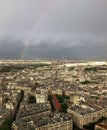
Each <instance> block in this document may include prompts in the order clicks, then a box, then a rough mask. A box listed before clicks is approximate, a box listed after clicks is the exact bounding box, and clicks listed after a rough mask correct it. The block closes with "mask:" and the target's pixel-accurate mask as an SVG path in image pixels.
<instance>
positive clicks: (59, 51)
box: [0, 0, 107, 59]
mask: <svg viewBox="0 0 107 130" xmlns="http://www.w3.org/2000/svg"><path fill="white" fill-rule="evenodd" d="M106 14H107V1H106V0H79V1H78V0H45V1H44V0H30V1H29V0H23V1H22V0H9V1H4V0H1V1H0V18H1V20H0V59H15V58H17V59H24V58H31V59H32V58H37V57H38V58H62V57H65V58H71V59H72V58H74V59H75V58H76V59H106V58H107V44H106V41H107V37H106V35H107V26H106V23H107V15H106Z"/></svg>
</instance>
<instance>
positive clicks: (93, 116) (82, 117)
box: [68, 108, 107, 128]
mask: <svg viewBox="0 0 107 130" xmlns="http://www.w3.org/2000/svg"><path fill="white" fill-rule="evenodd" d="M79 111H81V110H79V109H78V112H77V111H75V109H74V110H72V109H68V113H70V114H71V116H72V119H73V122H74V124H75V125H76V126H77V127H79V128H83V126H84V125H86V124H89V123H91V122H96V121H97V120H98V119H100V118H101V117H107V108H105V109H102V110H97V111H93V112H90V113H86V114H85V113H84V112H85V111H83V113H81V114H80V113H79Z"/></svg>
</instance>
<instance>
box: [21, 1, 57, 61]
mask: <svg viewBox="0 0 107 130" xmlns="http://www.w3.org/2000/svg"><path fill="white" fill-rule="evenodd" d="M56 2H57V1H56V0H53V1H52V2H51V1H50V3H49V4H48V7H47V9H46V10H45V11H44V12H43V13H42V14H41V16H40V17H39V18H38V19H37V20H36V22H35V25H34V27H33V29H32V31H31V32H30V34H29V35H28V36H27V37H26V38H25V39H24V42H23V43H24V46H23V48H22V51H21V54H20V59H24V56H25V54H26V50H27V48H28V46H29V41H30V39H31V38H32V35H33V34H34V33H35V32H36V31H37V30H38V29H39V27H40V26H41V24H42V23H43V22H44V20H45V19H46V17H47V16H48V14H49V12H51V9H52V8H53V6H54V5H55V3H56Z"/></svg>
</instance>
